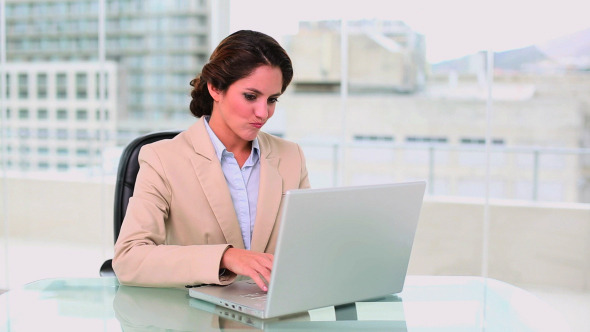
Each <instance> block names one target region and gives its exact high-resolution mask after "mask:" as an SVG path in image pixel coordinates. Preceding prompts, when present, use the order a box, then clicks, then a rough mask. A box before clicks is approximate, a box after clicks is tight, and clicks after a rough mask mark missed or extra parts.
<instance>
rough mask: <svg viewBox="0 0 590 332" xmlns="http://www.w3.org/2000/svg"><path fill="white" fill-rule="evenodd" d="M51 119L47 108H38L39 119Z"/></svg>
mask: <svg viewBox="0 0 590 332" xmlns="http://www.w3.org/2000/svg"><path fill="white" fill-rule="evenodd" d="M47 119H49V112H48V111H47V110H46V109H38V110H37V120H47Z"/></svg>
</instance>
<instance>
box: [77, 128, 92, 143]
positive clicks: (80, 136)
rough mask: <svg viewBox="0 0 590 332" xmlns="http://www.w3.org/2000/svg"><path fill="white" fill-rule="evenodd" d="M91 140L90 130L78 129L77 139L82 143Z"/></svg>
mask: <svg viewBox="0 0 590 332" xmlns="http://www.w3.org/2000/svg"><path fill="white" fill-rule="evenodd" d="M88 138H89V134H88V130H86V129H76V139H77V140H80V141H85V140H87V139H88Z"/></svg>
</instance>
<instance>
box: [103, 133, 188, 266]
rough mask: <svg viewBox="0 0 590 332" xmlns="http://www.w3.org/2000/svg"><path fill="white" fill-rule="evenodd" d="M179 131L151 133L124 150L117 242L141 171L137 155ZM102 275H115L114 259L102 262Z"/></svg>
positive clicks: (117, 188)
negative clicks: (144, 147)
mask: <svg viewBox="0 0 590 332" xmlns="http://www.w3.org/2000/svg"><path fill="white" fill-rule="evenodd" d="M178 133H180V131H162V132H154V133H149V134H146V135H143V136H140V137H138V138H136V139H134V140H133V141H131V143H129V144H128V145H127V146H126V147H125V149H124V150H123V153H122V154H121V159H120V160H119V168H118V170H117V182H116V184H115V214H114V217H113V231H114V235H115V237H114V239H115V242H117V238H118V237H119V232H120V231H121V225H122V224H123V219H124V218H125V212H126V211H127V204H128V203H129V197H131V196H133V190H134V189H135V178H136V177H137V172H139V162H138V160H137V157H138V156H139V150H140V149H141V147H142V146H144V145H146V144H149V143H153V142H156V141H159V140H163V139H169V138H173V137H174V136H176V135H178ZM100 276H101V277H107V276H115V272H114V271H113V260H112V259H108V260H106V261H105V262H104V263H103V264H102V266H101V267H100Z"/></svg>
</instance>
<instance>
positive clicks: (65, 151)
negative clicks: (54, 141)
mask: <svg viewBox="0 0 590 332" xmlns="http://www.w3.org/2000/svg"><path fill="white" fill-rule="evenodd" d="M55 152H56V153H57V155H58V156H67V155H68V154H69V151H68V148H66V147H58V148H57V149H56V150H55Z"/></svg>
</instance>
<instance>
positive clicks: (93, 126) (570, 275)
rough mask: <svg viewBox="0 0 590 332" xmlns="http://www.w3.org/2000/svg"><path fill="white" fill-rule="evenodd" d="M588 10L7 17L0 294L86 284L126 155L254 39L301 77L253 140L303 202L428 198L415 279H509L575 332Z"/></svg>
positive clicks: (358, 5) (242, 10)
mask: <svg viewBox="0 0 590 332" xmlns="http://www.w3.org/2000/svg"><path fill="white" fill-rule="evenodd" d="M588 7H590V5H587V4H584V3H583V2H580V1H574V0H562V1H546V2H543V3H539V2H538V1H526V0H516V1H505V0H502V1H500V0H497V1H484V2H473V1H458V0H451V1H444V2H435V1H425V0H420V1H377V0H365V1H362V2H360V1H359V2H345V3H343V2H340V1H328V0H324V1H323V0H315V1H309V0H300V1H282V2H277V1H268V0H249V1H237V0H234V1H230V0H219V1H216V0H168V1H159V0H0V29H1V30H0V114H1V118H0V119H1V122H0V129H1V135H0V165H1V169H2V171H1V173H0V190H1V191H0V197H1V199H0V211H1V212H0V224H1V228H0V234H1V237H0V242H1V243H0V244H1V245H0V253H1V254H0V270H1V271H3V273H1V274H0V288H1V289H10V288H13V287H18V286H19V285H22V284H24V283H27V282H31V281H34V280H38V279H43V278H49V277H72V276H74V277H78V276H79V277H96V276H98V269H99V267H100V264H101V263H102V262H103V261H104V260H105V259H107V258H111V257H112V254H113V250H112V247H113V229H112V214H113V189H114V183H115V176H116V170H117V165H118V159H119V156H120V154H121V151H122V149H123V147H124V146H125V145H126V144H127V143H128V142H130V141H131V140H132V139H133V138H135V137H137V136H138V135H140V134H144V133H148V132H152V131H157V130H164V129H185V128H187V127H189V126H190V125H191V124H192V123H194V121H195V118H193V117H192V116H191V115H190V112H189V110H188V105H189V102H190V88H191V87H190V86H189V81H190V80H191V79H193V78H194V77H195V76H196V75H197V74H198V73H199V71H200V70H201V68H202V66H203V65H204V64H205V63H206V61H207V59H208V57H209V54H210V52H211V51H212V49H213V47H215V46H216V45H217V44H218V42H219V41H220V40H221V39H222V38H224V37H225V36H226V35H228V34H229V33H231V32H233V31H236V30H239V29H253V30H259V31H262V32H265V33H267V34H270V35H272V36H273V37H275V38H276V39H277V40H278V41H279V42H280V43H281V44H282V45H283V46H284V47H285V49H286V50H287V51H288V53H289V54H290V56H291V58H292V60H293V63H294V69H295V76H294V79H293V82H292V84H291V85H290V87H289V88H288V89H287V92H286V93H285V94H284V95H283V96H282V97H281V98H280V101H279V103H278V105H277V110H276V113H275V115H274V117H273V119H272V120H271V121H270V122H269V123H268V124H267V125H266V126H265V131H267V132H269V133H272V134H275V135H277V136H281V137H284V138H286V139H289V140H292V141H296V142H298V143H299V144H301V146H302V147H303V149H304V152H305V155H306V158H307V163H308V169H309V171H310V180H311V184H312V186H313V187H331V186H343V185H362V184H374V183H386V182H395V181H403V180H411V179H425V180H427V181H428V189H427V195H426V198H425V202H424V207H423V211H422V215H421V220H420V226H419V229H418V233H417V236H416V240H415V243H414V249H413V253H412V259H411V263H410V271H409V273H410V274H424V275H483V276H489V277H491V278H496V279H499V280H502V281H506V282H509V283H511V284H514V285H517V286H519V287H522V288H525V289H527V290H530V291H531V292H533V293H535V294H537V295H538V296H539V297H541V298H543V299H546V300H547V301H548V302H550V303H551V304H553V305H555V307H556V308H558V309H559V310H560V311H561V312H562V313H563V315H564V316H566V317H568V318H571V320H572V324H573V326H574V327H579V328H583V327H584V326H585V327H586V328H587V327H588V326H590V319H588V318H585V320H584V318H583V317H585V314H583V313H584V312H588V310H590V300H589V299H590V93H589V91H590V23H588V19H587V14H586V13H587V12H588V10H589V9H590V8H588ZM580 319H581V320H580ZM580 330H582V329H580Z"/></svg>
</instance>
